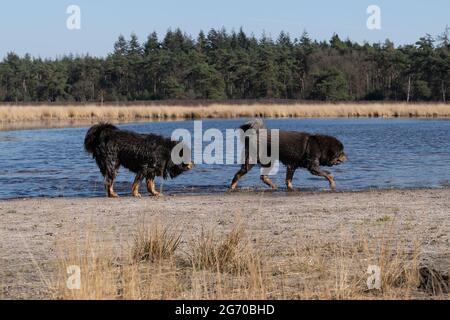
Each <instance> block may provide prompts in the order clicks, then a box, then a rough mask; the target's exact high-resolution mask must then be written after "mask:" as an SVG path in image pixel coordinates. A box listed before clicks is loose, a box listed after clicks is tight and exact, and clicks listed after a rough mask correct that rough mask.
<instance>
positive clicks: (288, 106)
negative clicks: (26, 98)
mask: <svg viewBox="0 0 450 320" xmlns="http://www.w3.org/2000/svg"><path fill="white" fill-rule="evenodd" d="M171 103H173V102H171ZM200 103H202V104H200ZM254 117H263V118H444V119H447V118H450V104H443V103H414V104H406V103H336V104H331V103H298V102H297V103H290V102H286V101H280V102H273V103H272V102H270V101H256V102H249V101H236V102H235V103H228V102H224V103H211V104H208V103H205V102H204V101H203V102H198V104H196V102H195V101H188V102H179V103H177V104H175V103H174V104H164V102H158V103H155V104H140V103H136V104H128V103H126V104H123V105H118V104H110V105H104V106H100V105H96V104H86V105H82V104H79V105H66V104H63V105H40V104H38V105H33V104H30V105H25V104H19V105H5V104H2V105H0V130H15V129H28V128H52V127H71V126H77V125H89V124H91V123H95V122H99V121H110V122H114V123H117V122H118V123H129V122H140V121H168V120H189V119H211V118H224V119H232V118H254Z"/></svg>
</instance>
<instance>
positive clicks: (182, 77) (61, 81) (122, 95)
mask: <svg viewBox="0 0 450 320" xmlns="http://www.w3.org/2000/svg"><path fill="white" fill-rule="evenodd" d="M449 90H450V39H449V30H448V29H447V30H446V32H444V33H443V34H442V35H440V36H439V37H437V38H436V39H434V38H433V37H431V36H430V35H427V36H425V37H423V38H421V39H420V40H419V41H417V42H416V43H415V44H414V45H404V46H400V47H395V46H394V44H393V43H392V42H390V41H389V40H386V42H385V43H383V44H367V43H365V44H362V45H361V44H358V43H355V42H352V41H350V40H346V41H343V40H341V39H340V38H339V36H338V35H334V36H333V37H332V38H331V40H330V41H329V42H325V41H323V42H318V41H313V40H312V39H310V37H309V36H308V34H306V33H304V34H303V35H302V36H301V37H300V38H296V39H291V38H290V36H289V35H288V34H286V33H284V32H282V33H281V34H280V35H279V37H278V39H276V40H272V39H271V38H269V37H267V36H264V35H263V36H262V37H260V38H259V39H258V38H256V37H255V36H249V35H247V34H245V33H244V32H243V31H242V30H240V31H239V32H231V33H229V32H226V31H225V30H214V29H213V30H211V31H209V33H208V34H207V35H206V34H205V33H203V32H200V34H199V35H198V37H197V38H196V39H193V38H192V37H190V36H188V35H186V34H185V33H183V32H182V31H181V30H179V29H177V30H174V31H168V32H167V33H166V34H165V36H164V38H163V39H162V40H161V41H160V40H159V39H158V36H157V34H156V33H152V34H150V36H149V37H148V39H147V40H146V41H145V42H144V43H140V42H139V41H138V38H137V37H136V35H134V34H132V35H131V38H130V39H129V40H126V39H125V38H124V37H123V36H120V37H119V39H118V40H117V42H116V43H115V45H114V52H113V53H111V54H109V55H108V56H107V57H105V58H96V57H91V56H81V57H80V56H77V57H73V56H66V57H63V58H60V59H56V60H54V59H40V58H32V57H31V56H29V55H26V56H24V57H19V56H18V55H16V54H14V53H9V54H8V55H7V56H6V58H5V59H4V60H3V62H1V63H0V101H6V102H20V101H28V102H34V101H36V102H37V101H45V102H55V101H59V102H62V101H79V102H86V101H95V102H103V101H136V100H159V99H314V100H325V101H341V100H348V101H358V100H396V101H446V100H447V99H448V97H447V96H448V92H449Z"/></svg>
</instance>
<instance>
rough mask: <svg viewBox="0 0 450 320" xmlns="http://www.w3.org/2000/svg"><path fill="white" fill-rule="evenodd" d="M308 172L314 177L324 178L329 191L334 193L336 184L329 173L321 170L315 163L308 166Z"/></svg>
mask: <svg viewBox="0 0 450 320" xmlns="http://www.w3.org/2000/svg"><path fill="white" fill-rule="evenodd" d="M308 170H309V172H311V174H313V175H315V176H319V177H324V178H325V179H327V180H328V183H329V184H330V189H331V191H336V183H335V182H334V178H333V175H332V174H331V173H330V172H329V171H326V170H321V169H320V167H319V164H318V163H317V162H315V163H314V164H313V165H312V166H310V167H309V168H308Z"/></svg>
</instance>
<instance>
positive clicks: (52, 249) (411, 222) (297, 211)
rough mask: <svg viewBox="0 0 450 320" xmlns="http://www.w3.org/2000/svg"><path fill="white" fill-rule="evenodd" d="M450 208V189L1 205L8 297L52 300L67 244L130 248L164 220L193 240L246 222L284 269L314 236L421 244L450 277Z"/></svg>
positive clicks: (1, 257)
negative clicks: (56, 268)
mask: <svg viewBox="0 0 450 320" xmlns="http://www.w3.org/2000/svg"><path fill="white" fill-rule="evenodd" d="M449 208H450V189H440V190H392V191H366V192H357V193H328V192H320V193H310V192H306V193H299V192H294V193H289V194H282V193H276V194H273V193H270V192H254V193H250V192H237V193H234V194H217V195H207V196H205V195H189V196H183V195H176V196H170V195H169V196H164V197H161V198H153V197H143V198H141V199H134V198H129V197H125V198H120V199H105V198H93V199H71V198H61V199H25V200H7V201H0V218H1V221H2V223H1V224H0V261H1V263H0V278H1V281H0V286H1V290H0V298H30V297H45V296H46V290H47V289H48V288H46V281H44V280H43V277H44V275H45V277H44V278H47V279H52V267H51V264H48V262H50V261H54V260H55V259H57V258H58V256H59V254H60V253H59V252H60V250H58V246H59V244H60V243H61V241H67V240H69V241H72V242H74V244H77V242H79V241H83V239H84V237H85V236H86V234H88V233H89V234H91V235H92V234H93V235H96V236H100V235H106V234H108V235H111V236H112V237H113V239H114V243H117V244H118V246H123V247H126V246H127V245H129V243H130V241H131V240H132V238H133V235H134V234H135V232H136V229H137V226H138V225H139V223H140V222H142V221H155V219H156V220H158V221H161V222H162V223H165V224H169V225H171V226H174V227H175V228H177V229H179V230H180V231H181V232H182V235H183V238H184V239H186V238H189V236H192V235H194V234H198V233H199V232H200V231H201V229H202V228H205V227H210V228H214V230H215V231H216V232H218V233H222V232H225V231H226V230H228V229H229V228H230V227H231V226H232V225H233V223H235V221H236V220H239V221H241V222H242V223H243V224H244V226H245V228H246V232H247V234H248V236H249V237H250V238H251V239H252V240H253V241H254V242H255V243H258V245H259V246H262V247H263V248H264V250H265V251H266V252H267V253H268V254H269V256H270V257H271V259H273V261H276V263H280V264H283V261H284V260H285V259H287V257H288V255H287V251H288V250H287V249H288V248H293V247H295V246H299V245H302V243H304V242H305V241H311V239H316V240H314V241H319V242H320V243H321V244H323V246H324V247H326V246H327V245H328V246H329V245H330V244H332V243H347V244H349V245H352V243H353V244H354V243H357V242H358V241H360V240H361V237H363V238H364V239H366V240H365V241H366V242H367V246H369V247H370V246H377V245H379V244H380V243H381V242H383V241H389V243H390V244H392V245H393V246H396V247H397V248H401V250H402V251H404V252H406V253H408V252H409V253H412V252H413V251H414V250H416V249H417V245H419V247H420V259H421V261H422V262H423V263H426V264H427V265H428V266H432V267H433V268H434V269H436V270H442V271H443V272H447V271H448V270H449V267H450V264H449V261H450V242H449V241H450V219H449V217H450V209H449ZM100 238H102V237H100ZM102 239H103V241H106V240H104V239H107V237H106V236H105V237H104V238H102ZM308 239H309V240H308ZM99 241H101V240H99Z"/></svg>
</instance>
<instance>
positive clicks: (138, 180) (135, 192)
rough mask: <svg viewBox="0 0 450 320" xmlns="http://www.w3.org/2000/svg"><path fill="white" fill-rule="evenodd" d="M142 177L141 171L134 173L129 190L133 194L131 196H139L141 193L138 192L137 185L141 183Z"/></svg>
mask: <svg viewBox="0 0 450 320" xmlns="http://www.w3.org/2000/svg"><path fill="white" fill-rule="evenodd" d="M142 178H143V177H142V174H141V173H138V174H137V175H136V178H134V182H133V185H132V186H131V192H132V194H133V197H136V198H140V197H141V194H140V193H139V185H140V184H141V181H142Z"/></svg>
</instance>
